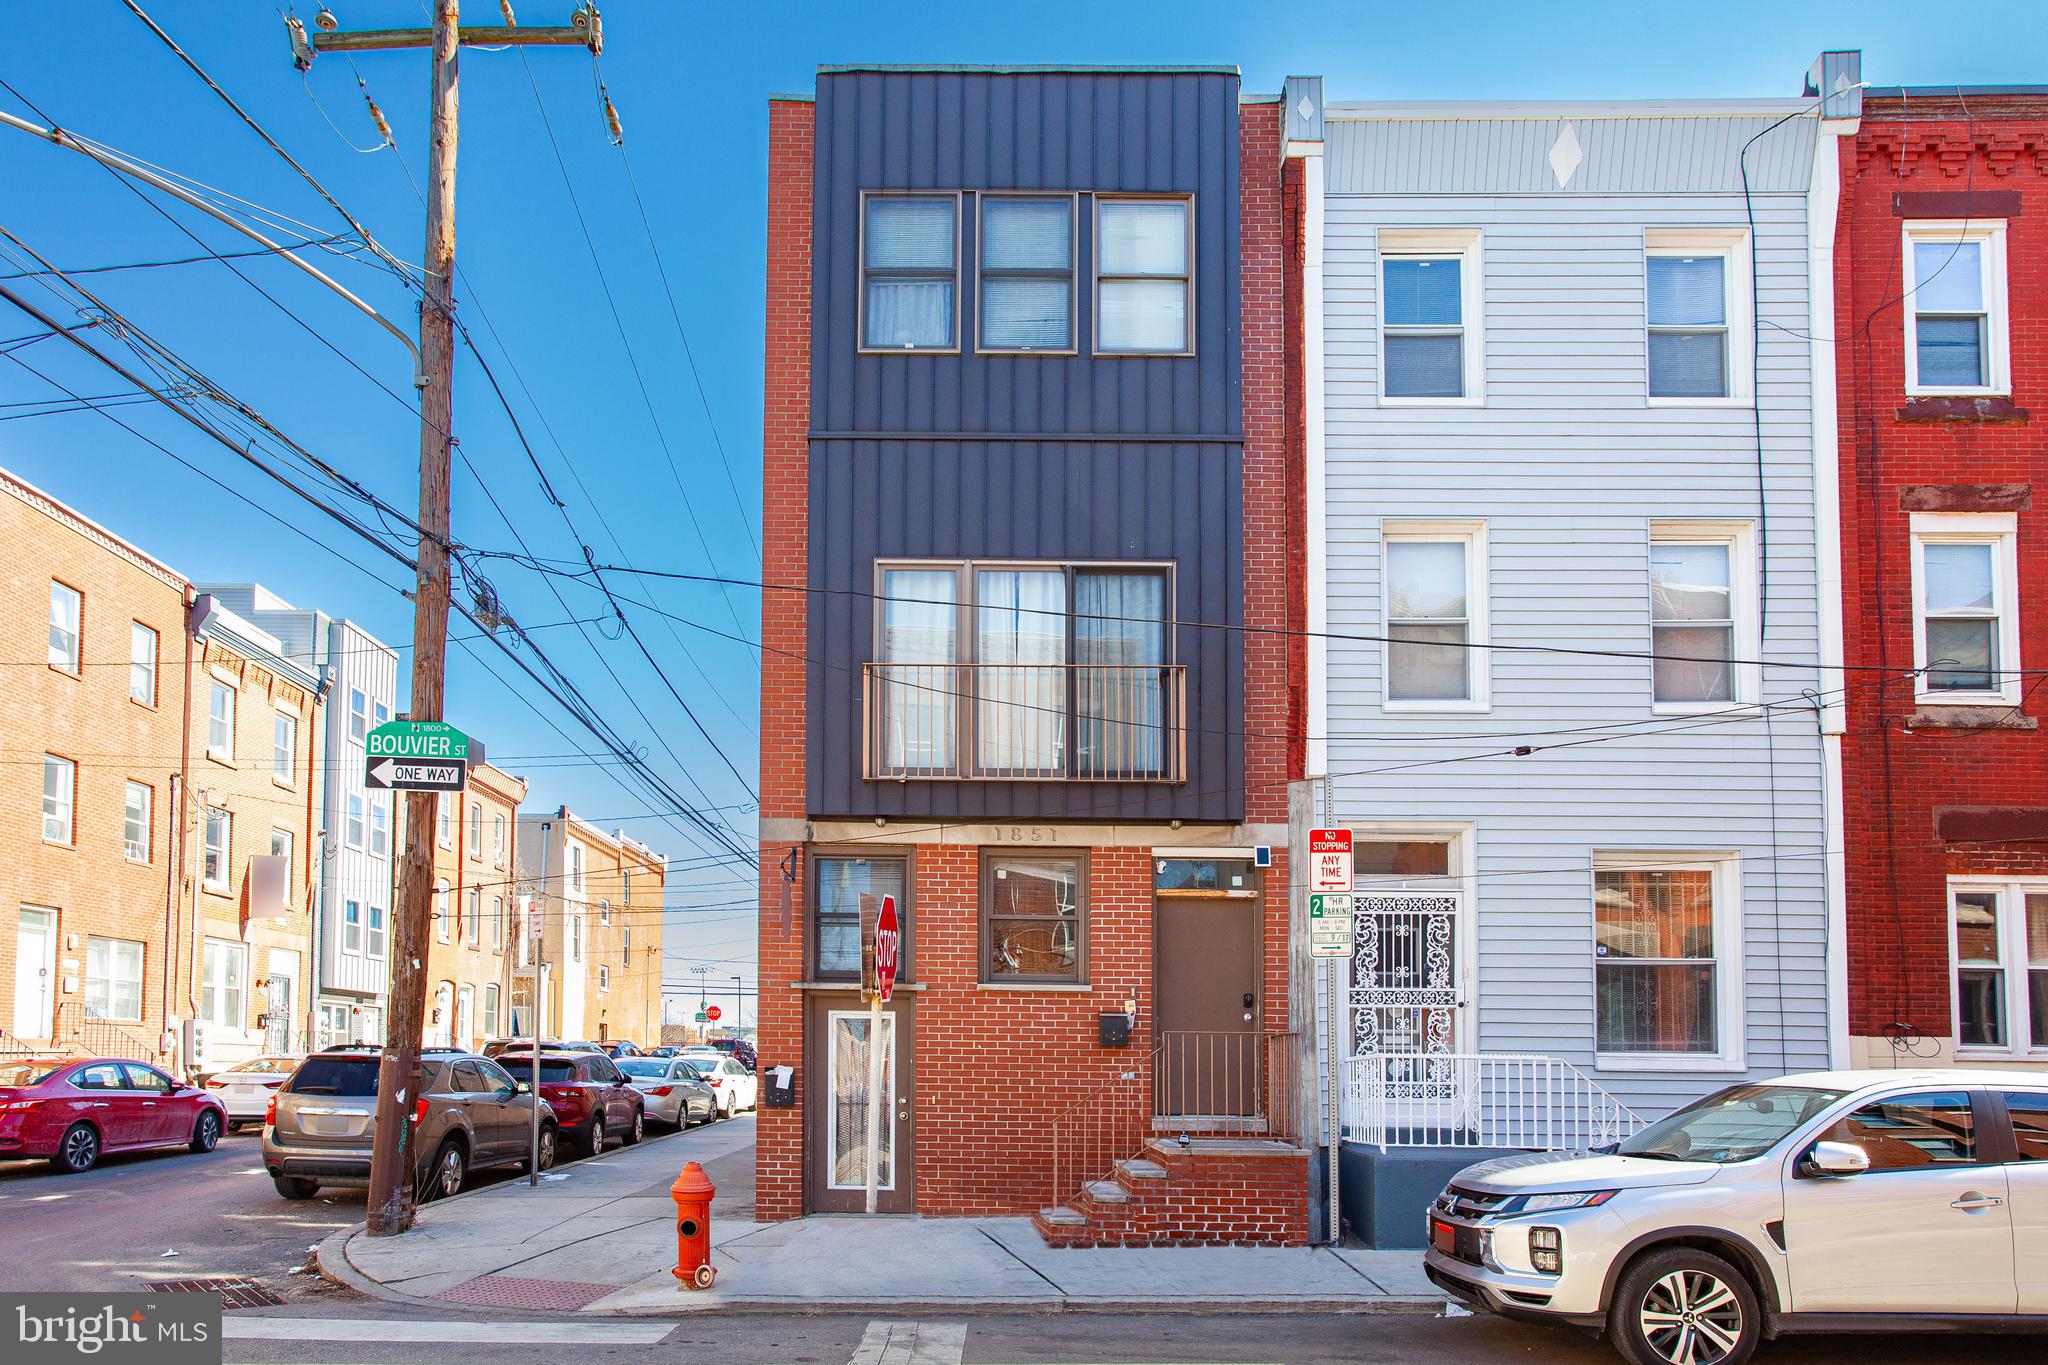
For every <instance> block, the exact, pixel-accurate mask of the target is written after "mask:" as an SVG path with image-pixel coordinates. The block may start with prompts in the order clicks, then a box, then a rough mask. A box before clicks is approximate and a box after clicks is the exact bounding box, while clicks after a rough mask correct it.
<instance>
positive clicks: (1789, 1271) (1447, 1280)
mask: <svg viewBox="0 0 2048 1365" xmlns="http://www.w3.org/2000/svg"><path fill="white" fill-rule="evenodd" d="M1428 1218H1429V1250H1428V1251H1427V1252H1425V1253H1424V1257H1423V1264H1424V1267H1425V1269H1426V1270H1427V1272H1428V1274H1429V1277H1430V1279H1431V1280H1433V1281H1435V1282H1436V1284H1437V1285H1439V1286H1440V1287H1442V1288H1443V1289H1445V1290H1447V1291H1449V1292H1450V1293H1452V1294H1454V1295H1456V1296H1457V1297H1458V1298H1459V1299H1461V1300H1463V1301H1465V1302H1466V1303H1468V1304H1470V1305H1472V1306H1473V1307H1475V1308H1481V1309H1485V1310H1488V1311H1491V1312H1494V1313H1498V1314H1501V1315H1502V1316H1504V1317H1511V1318H1520V1319H1524V1320H1527V1321H1532V1322H1553V1323H1565V1324H1569V1325H1572V1326H1577V1327H1587V1328H1592V1329H1594V1330H1596V1331H1604V1332H1605V1333H1606V1334H1607V1338H1608V1341H1609V1342H1610V1343H1611V1344H1612V1345H1613V1346H1614V1348H1615V1349H1616V1350H1617V1351H1618V1352H1620V1354H1621V1355H1622V1356H1623V1358H1625V1359H1627V1360H1629V1361H1631V1362H1633V1363H1634V1365H1741V1362H1742V1361H1744V1360H1747V1359H1748V1358H1749V1356H1750V1354H1751V1353H1752V1352H1754V1351H1755V1350H1756V1347H1757V1343H1758V1342H1759V1341H1761V1340H1764V1339H1766V1338H1771V1337H1776V1336H1779V1335H1781V1334H1783V1333H1787V1332H1813V1331H1900V1330H1905V1331H1912V1330H1926V1329H1930V1328H1947V1329H1949V1330H1965V1331H1967V1330H1973V1329H1975V1330H1983V1331H2004V1330H2012V1329H2014V1328H2016V1327H2026V1328H2032V1329H2035V1330H2040V1329H2043V1328H2048V1316H2044V1315H2048V1075H2043V1074H2040V1073H2036V1072H2022V1071H1985V1070H1979V1071H1967V1070H1948V1071H1917V1072H1909V1071H1822V1072H1811V1073H1807V1074H1804V1075H1796V1076H1786V1077H1783V1078H1781V1079H1779V1080H1775V1081H1766V1082H1746V1083H1744V1084H1741V1085H1732V1086H1729V1087H1728V1088H1727V1089H1725V1090H1722V1091H1719V1092H1717V1093H1716V1094H1713V1095H1709V1096H1707V1097H1706V1098H1705V1099H1703V1100H1700V1101H1699V1102H1697V1103H1695V1104H1692V1105H1689V1106H1687V1107H1686V1108H1684V1109H1681V1110H1679V1111H1678V1112H1677V1113H1675V1114H1673V1115H1671V1116H1670V1117H1669V1118H1667V1119H1664V1120H1663V1121H1662V1122H1660V1123H1655V1124H1652V1125H1651V1126H1649V1127H1648V1128H1645V1129H1644V1130H1643V1131H1641V1132H1640V1133H1637V1134H1636V1135H1635V1136H1634V1137H1631V1138H1629V1139H1628V1140H1627V1141H1625V1142H1622V1143H1620V1144H1618V1145H1617V1146H1615V1147H1611V1148H1607V1149H1605V1150H1603V1151H1600V1152H1552V1153H1542V1154H1536V1155H1530V1156H1518V1157H1508V1158H1505V1159H1503V1160H1498V1161H1488V1162H1483V1163H1481V1164H1479V1165H1477V1166H1471V1167H1468V1168H1467V1169H1465V1170H1463V1171H1460V1172H1459V1173H1458V1174H1457V1176H1456V1177H1455V1178H1454V1179H1453V1180H1452V1181H1451V1183H1450V1185H1449V1187H1447V1188H1446V1189H1445V1190H1444V1192H1443V1194H1442V1195H1440V1196H1439V1197H1438V1198H1437V1201H1436V1203H1435V1204H1434V1205H1433V1206H1432V1207H1431V1209H1430V1212H1429V1215H1428Z"/></svg>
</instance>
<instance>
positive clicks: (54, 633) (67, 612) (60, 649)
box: [50, 578, 85, 673]
mask: <svg viewBox="0 0 2048 1365" xmlns="http://www.w3.org/2000/svg"><path fill="white" fill-rule="evenodd" d="M84 602H85V599H84V598H83V597H81V596H79V593H78V589H76V588H73V587H69V586H67V585H65V584H63V583H59V582H58V581H57V580H56V579H54V578H53V579H51V580H50V667H52V668H61V669H63V670H64V671H65V672H66V673H76V672H77V671H78V630H79V626H78V622H79V616H80V615H81V613H82V612H83V610H84Z"/></svg>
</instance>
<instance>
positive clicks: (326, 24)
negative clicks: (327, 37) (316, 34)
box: [313, 5, 341, 33]
mask: <svg viewBox="0 0 2048 1365" xmlns="http://www.w3.org/2000/svg"><path fill="white" fill-rule="evenodd" d="M313 23H314V25H315V26H316V27H318V28H319V30H320V31H321V32H322V33H332V32H334V30H336V29H338V28H340V27H341V21H340V20H339V19H337V18H335V17H334V11H333V10H331V9H329V8H327V6H325V5H322V6H321V7H320V12H319V13H318V14H316V15H314V16H313Z"/></svg>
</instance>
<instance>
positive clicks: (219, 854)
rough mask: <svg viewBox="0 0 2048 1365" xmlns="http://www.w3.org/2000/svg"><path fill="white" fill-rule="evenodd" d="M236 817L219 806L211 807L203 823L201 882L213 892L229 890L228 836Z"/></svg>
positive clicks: (200, 865)
mask: <svg viewBox="0 0 2048 1365" xmlns="http://www.w3.org/2000/svg"><path fill="white" fill-rule="evenodd" d="M233 824H234V817H233V816H231V815H229V814H228V813H227V812H226V811H224V810H222V809H220V808H219V807H218V806H209V807H208V808H207V811H206V815H205V817H204V821H203V829H204V834H203V837H202V839H201V853H200V864H199V870H200V880H201V881H202V882H203V883H204V884H205V885H206V887H207V888H208V889H209V890H212V891H225V890H227V888H228V834H229V831H230V830H231V829H232V828H233Z"/></svg>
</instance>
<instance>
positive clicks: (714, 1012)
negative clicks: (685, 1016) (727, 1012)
mask: <svg viewBox="0 0 2048 1365" xmlns="http://www.w3.org/2000/svg"><path fill="white" fill-rule="evenodd" d="M704 1017H705V1018H706V1019H711V1020H715V1019H717V1018H718V1006H716V1005H706V1006H705V1007H704Z"/></svg>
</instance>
